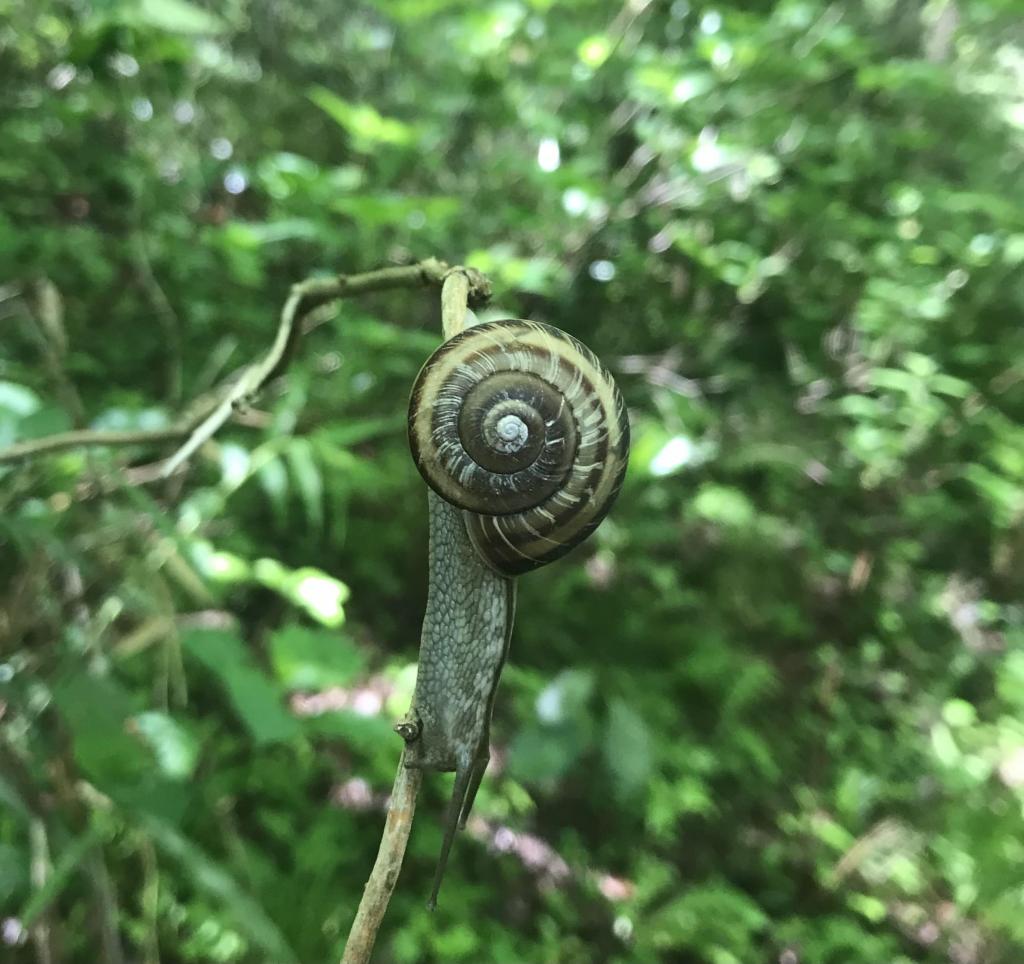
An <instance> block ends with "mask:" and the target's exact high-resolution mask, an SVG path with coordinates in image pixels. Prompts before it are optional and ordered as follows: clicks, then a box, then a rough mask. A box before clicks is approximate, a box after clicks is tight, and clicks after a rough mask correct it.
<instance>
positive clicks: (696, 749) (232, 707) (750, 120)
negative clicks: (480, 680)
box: [0, 0, 1024, 964]
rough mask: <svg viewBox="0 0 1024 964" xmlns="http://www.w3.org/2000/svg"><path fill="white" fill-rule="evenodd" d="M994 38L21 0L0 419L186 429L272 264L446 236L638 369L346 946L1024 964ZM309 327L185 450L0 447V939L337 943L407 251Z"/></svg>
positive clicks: (396, 695) (423, 329) (1008, 290)
mask: <svg viewBox="0 0 1024 964" xmlns="http://www.w3.org/2000/svg"><path fill="white" fill-rule="evenodd" d="M1022 44H1024V36H1022V28H1021V21H1020V7H1019V4H1017V3H1015V2H1013V0H1002V2H999V0H988V2H981V0H932V2H928V3H921V2H919V0H851V2H849V3H825V2H823V0H782V2H780V3H774V4H769V3H763V2H756V3H739V2H734V3H733V2H728V0H722V2H714V3H700V2H696V0H692V2H688V0H674V2H671V3H670V2H668V0H627V2H626V3H625V5H623V6H621V8H620V7H619V6H617V5H615V4H611V3H608V2H599V0H564V2H561V0H560V2H555V0H485V2H473V3H457V2H451V0H377V2H369V0H366V2H346V3H335V2H328V0H309V2H303V3H267V2H257V0H227V2H224V3H217V4H214V3H208V4H205V5H204V4H201V3H199V2H198V0H131V2H129V0H102V2H101V0H92V2H90V0H67V2H55V0H0V90H2V91H3V96H2V98H0V144H2V149H0V184H2V197H3V204H2V208H0V285H2V287H0V326H2V327H0V332H2V346H3V348H2V352H0V446H8V445H10V444H13V443H15V442H18V441H24V440H28V439H33V438H37V437H41V436H43V435H47V434H50V433H53V432H57V431H62V430H65V429H68V428H72V427H76V426H77V427H93V428H154V427H159V426H161V425H164V424H168V423H169V422H171V421H173V420H174V418H175V417H176V413H177V412H179V411H181V410H182V408H183V407H184V406H187V405H188V404H189V403H190V402H191V401H192V400H193V399H195V398H196V397H197V396H200V395H201V394H202V393H203V392H205V391H207V390H209V389H210V388H211V386H213V385H214V384H215V383H216V382H217V381H219V380H220V379H221V378H223V377H224V376H225V375H227V374H228V373H229V372H230V371H231V370H232V369H235V368H237V367H238V366H240V365H242V364H244V363H246V362H248V361H250V360H252V359H253V358H254V357H256V356H257V355H258V354H259V352H261V351H262V350H263V349H264V348H265V347H266V346H267V345H268V344H269V342H270V340H271V339H272V336H273V332H274V328H275V326H276V317H277V312H278V310H279V308H280V305H281V303H282V301H283V299H284V297H285V295H286V293H287V290H288V286H289V285H290V284H291V283H293V282H294V281H297V280H301V279H303V278H305V277H308V276H310V275H313V274H316V273H319V272H339V271H341V272H354V271H359V270H365V269H368V268H372V267H375V266H378V265H380V264H387V263H407V262H409V261H413V260H417V259H419V258H423V257H426V256H428V255H435V256H438V257H441V258H444V259H446V260H449V261H452V262H458V261H464V262H466V263H469V264H472V265H475V266H476V267H479V268H481V269H483V270H484V271H486V272H488V273H489V274H490V276H491V277H492V279H493V280H494V283H495V288H496V291H497V293H498V297H497V299H496V302H495V306H494V309H493V310H494V312H495V313H496V314H500V315H512V316H528V317H532V318H536V319H539V320H543V321H547V322H550V323H553V324H556V325H559V326H561V327H563V328H565V329H567V330H569V331H570V332H572V333H573V334H575V335H577V336H578V337H580V338H581V339H583V340H584V341H585V342H587V343H588V344H589V345H591V346H592V347H593V348H594V349H595V350H596V351H597V352H598V354H599V355H600V356H601V357H602V358H604V359H605V360H606V361H607V362H608V363H609V365H610V366H611V367H612V368H613V369H614V370H615V371H616V373H617V375H618V377H619V380H620V384H621V386H622V389H623V392H624V393H625V395H626V397H627V400H628V404H629V408H630V416H631V420H632V424H633V432H634V439H635V444H634V450H633V458H632V464H631V467H630V473H629V476H628V479H627V483H626V486H625V490H624V492H623V494H622V497H621V500H620V503H619V505H618V507H617V509H616V511H615V512H614V513H613V515H612V517H611V518H610V520H609V521H608V522H607V523H606V524H605V525H604V526H603V527H602V529H601V530H600V532H599V533H598V534H597V536H596V537H595V538H594V539H592V540H591V541H590V542H589V543H588V544H587V545H586V546H585V547H584V548H582V549H581V550H579V551H577V552H576V553H574V554H573V555H571V556H570V557H569V558H567V559H566V560H564V561H562V562H559V563H557V564H555V565H552V566H551V567H549V569H547V570H546V571H545V572H544V573H543V574H542V575H534V576H533V577H527V578H524V579H523V580H522V584H521V587H520V589H521V596H520V599H521V602H520V614H519V619H518V625H517V630H516V634H515V639H514V642H513V647H512V656H511V662H510V665H509V667H508V669H507V672H506V676H505V680H504V683H503V686H502V690H501V693H500V696H499V699H498V703H497V711H496V720H495V725H494V731H493V736H494V740H495V744H496V752H495V765H494V766H493V767H492V770H491V773H490V774H489V776H488V779H487V781H486V782H485V785H484V787H483V790H482V791H481V796H480V799H479V800H478V804H477V818H476V819H475V820H474V822H473V824H472V826H471V829H470V832H469V833H468V834H466V835H464V836H463V837H462V838H461V839H460V840H459V841H457V847H456V849H455V853H454V854H453V865H452V867H451V868H450V870H449V875H448V879H447V882H446V885H445V888H444V891H443V893H442V900H441V906H440V908H439V910H438V911H437V913H436V914H434V915H433V916H431V915H429V914H428V913H427V912H426V911H425V910H424V907H423V903H424V899H425V896H426V893H427V888H428V881H429V877H430V874H431V873H432V869H433V863H434V859H435V855H436V853H437V850H438V846H439V841H440V815H441V812H442V807H443V802H444V800H445V799H446V796H447V782H446V779H445V778H441V777H434V778H432V779H430V780H429V781H428V783H427V785H426V787H425V790H424V792H423V794H422V796H421V804H420V812H419V820H418V822H417V825H416V827H415V828H414V832H413V840H412V846H411V850H410V853H409V856H408V858H407V862H406V867H405V870H404V871H403V875H402V879H401V881H400V883H399V887H398V891H397V894H396V897H395V900H394V902H393V904H392V907H391V912H390V914H389V916H388V919H387V921H386V924H385V930H384V931H383V932H382V935H381V939H380V942H379V944H378V952H377V959H378V960H380V961H381V962H428V961H445V962H460V961H465V962H479V961H495V962H501V964H512V962H558V964H572V962H595V961H609V962H612V961H614V962H656V961H657V962H685V964H691V962H708V964H759V962H766V961H772V962H775V961H777V962H779V964H883V962H894V964H906V962H954V964H1001V962H1018V961H1020V960H1021V959H1022V955H1024V875H1022V871H1021V867H1022V861H1024V820H1022V803H1024V720H1022V718H1021V712H1022V709H1024V606H1022V604H1021V598H1022V596H1021V590H1022V576H1021V572H1022V567H1024V536H1022V534H1021V520H1022V513H1024V428H1022V416H1024V327H1022V325H1021V312H1022V308H1024V276H1022V271H1021V266H1022V264H1024V201H1022V199H1024V179H1022V176H1021V175H1022V160H1024V153H1022V149H1024V83H1022V82H1024V46H1022ZM317 321H318V324H317V325H316V326H315V329H314V330H312V331H311V332H310V333H309V334H308V336H307V337H306V339H305V341H304V342H303V347H302V351H301V355H300V357H298V358H297V359H296V360H295V362H294V363H293V365H292V366H291V368H290V370H289V372H288V374H287V376H286V377H285V378H282V379H280V380H278V381H277V382H275V383H274V384H273V385H272V387H271V390H270V391H268V392H267V393H265V394H264V395H263V396H262V398H261V399H260V400H259V402H258V404H257V407H256V409H255V410H253V411H251V412H249V413H247V414H245V415H244V417H243V421H244V424H238V423H235V424H234V425H233V426H232V427H230V428H228V429H227V430H225V431H224V432H223V433H221V434H220V435H219V436H218V437H217V439H216V440H215V441H214V442H212V443H210V444H208V445H207V446H205V447H204V448H203V449H202V451H201V453H200V454H199V456H198V457H197V458H196V459H195V460H194V462H193V464H192V465H191V467H190V469H189V471H188V472H187V473H186V474H184V475H181V476H178V477H176V478H174V479H173V480H172V481H170V482H154V481H153V480H152V478H151V476H152V473H151V472H149V471H148V470H147V469H145V468H140V467H144V466H148V465H151V464H152V463H153V462H154V461H156V460H158V459H160V458H162V457H163V456H165V455H167V454H168V453H169V451H170V446H169V445H167V444H162V445H150V446H146V447H142V448H116V449H94V450H91V451H88V452H86V451H70V452H63V453H59V454H54V455H51V456H46V457H40V458H36V459H32V460H28V461H25V462H21V463H17V464H14V463H10V464H5V465H2V466H0V661H2V663H0V714H2V715H0V917H2V924H0V928H2V929H0V941H2V943H0V949H2V950H0V956H2V958H3V960H5V961H12V962H25V961H39V962H43V964H48V962H58V961H68V962H88V964H93V962H97V961H102V962H104V964H110V962H114V964H120V962H122V961H140V962H146V964H156V962H158V961H162V962H164V964H170V962H239V964H241V962H273V964H278V962H280V964H284V962H287V961H301V962H304V964H305V962H309V964H319V962H324V961H328V960H332V959H336V958H337V956H338V955H339V953H340V948H341V946H342V944H343V942H344V936H345V934H346V932H347V928H348V924H349V922H350V920H351V915H352V914H353V912H354V909H355V905H356V902H357V900H358V896H359V894H360V890H361V887H362V884H363V881H364V880H365V877H366V874H367V872H368V870H369V868H370V866H371V864H372V860H373V855H374V852H375V849H376V843H377V839H378V835H379V829H380V826H381V820H382V817H381V808H382V806H383V802H384V798H385V796H386V794H387V791H388V789H389V787H390V784H391V780H392V777H393V774H394V768H395V764H396V761H397V759H398V754H399V749H400V746H399V740H398V738H397V737H396V736H395V735H394V734H392V733H391V730H390V725H391V722H392V721H393V719H395V718H396V717H397V716H399V715H400V714H401V713H402V712H403V711H404V710H405V709H406V707H407V705H408V700H409V696H410V692H411V687H412V683H413V680H414V676H415V666H414V660H415V658H416V644H417V639H418V630H419V620H420V618H421V614H422V608H423V602H424V592H425V551H426V514H425V511H424V509H425V505H424V503H425V498H424V489H423V486H422V483H421V482H420V480H419V477H418V476H417V474H416V472H415V470H414V468H413V466H412V463H411V461H410V458H409V455H408V452H407V447H406V441H405V436H404V398H405V395H406V392H407V391H408V387H409V385H410V383H411V380H412V378H413V376H414V375H415V373H416V371H417V369H418V367H419V365H420V364H421V363H422V361H423V359H424V358H425V357H426V355H427V354H428V353H429V352H430V351H431V350H432V348H433V346H434V345H435V344H436V343H437V339H438V324H437V299H436V293H430V294H419V293H404V292H400V293H396V294H387V295H383V294H382V295H378V296H373V297H371V298H369V299H367V300H365V301H361V302H359V303H356V302H348V303H345V304H344V305H342V306H341V307H340V309H338V310H336V311H334V312H333V313H332V314H330V315H327V316H321V317H319V318H318V319H317Z"/></svg>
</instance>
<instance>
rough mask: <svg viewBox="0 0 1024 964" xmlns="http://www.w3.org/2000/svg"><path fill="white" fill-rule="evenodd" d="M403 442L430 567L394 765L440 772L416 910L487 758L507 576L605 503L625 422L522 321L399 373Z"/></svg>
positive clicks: (552, 342)
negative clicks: (430, 862) (408, 705)
mask: <svg viewBox="0 0 1024 964" xmlns="http://www.w3.org/2000/svg"><path fill="white" fill-rule="evenodd" d="M409 443H410V448H411V449H412V454H413V459H414V461H415V463H416V466H417V468H418V469H419V471H420V474H421V475H422V476H423V478H424V480H425V481H426V482H427V484H428V486H430V489H431V490H432V491H431V492H429V493H428V499H429V507H430V575H429V581H428V593H427V610H426V615H425V617H424V621H423V634H422V639H421V642H420V663H419V670H418V673H417V679H416V691H415V693H414V695H413V705H412V710H411V711H410V715H409V717H408V718H407V719H406V720H405V721H403V722H402V723H400V724H399V725H398V727H397V728H396V729H398V732H399V733H400V734H401V735H402V737H403V738H404V739H405V741H406V765H407V766H413V767H421V768H424V769H434V770H442V771H444V770H448V771H450V770H454V771H455V785H454V788H453V792H452V797H451V801H450V803H449V806H448V813H447V816H446V822H445V836H444V842H443V844H442V850H441V856H440V859H439V861H438V866H437V872H436V875H435V878H434V887H433V892H432V896H431V898H430V902H429V906H434V904H435V903H436V899H437V892H438V888H439V887H440V884H441V879H442V877H443V874H444V868H445V865H446V862H447V858H448V853H449V850H450V848H451V844H452V840H453V838H454V834H455V830H456V828H457V827H458V826H464V825H465V821H466V818H467V816H468V814H469V811H470V809H471V808H472V805H473V799H474V797H475V796H476V790H477V788H478V787H479V785H480V780H481V778H482V776H483V773H484V770H485V769H486V767H487V763H488V760H489V749H488V744H489V731H490V720H491V711H492V708H493V704H494V697H495V693H496V691H497V686H498V681H499V678H500V676H501V670H502V668H503V666H504V664H505V659H506V656H507V654H508V644H509V638H510V636H511V631H512V621H513V617H514V611H515V577H517V576H519V575H521V574H522V573H525V572H529V571H530V570H532V569H536V568H537V567H539V566H542V565H544V564H546V563H548V562H551V561H552V560H554V559H557V558H559V557H560V556H562V555H564V554H565V553H566V552H568V551H569V550H570V549H572V548H573V547H574V546H576V545H578V544H579V543H580V542H582V541H583V540H584V539H586V538H587V536H589V535H590V534H591V533H592V532H593V531H594V530H595V529H596V528H597V526H598V525H599V524H600V522H601V520H602V519H603V518H604V517H605V515H606V514H607V512H608V510H609V509H610V508H611V506H612V503H613V502H614V500H615V498H616V496H617V495H618V492H619V488H620V486H621V484H622V478H623V476H624V474H625V471H626V464H627V460H628V454H629V423H628V421H627V418H626V410H625V405H624V403H623V401H622V396H621V395H620V394H619V391H618V389H617V387H616V386H615V383H614V381H613V380H612V378H611V376H610V375H609V374H608V372H607V371H606V370H605V369H604V367H603V366H602V365H601V363H600V362H599V361H598V359H597V357H596V356H595V355H594V353H593V352H591V351H590V349H588V348H586V347H585V346H584V345H582V344H581V343H580V342H578V341H577V340H576V339H574V338H572V337H571V336H570V335H568V334H566V333H565V332H563V331H560V330H559V329H557V328H552V327H550V326H548V325H543V324H540V323H538V322H533V321H522V320H514V319H511V320H506V321H492V322H484V323H481V324H477V325H475V326H473V327H472V328H469V329H467V330H466V331H464V332H462V333H461V334H459V335H456V336H455V337H453V338H451V339H449V340H448V341H447V342H445V343H444V344H443V345H441V347H440V348H438V349H437V351H436V352H434V354H433V355H432V356H431V357H430V358H429V359H428V360H427V362H426V364H425V365H424V366H423V368H422V369H421V371H420V373H419V375H418V376H417V378H416V382H415V383H414V385H413V390H412V394H411V398H410V404H409Z"/></svg>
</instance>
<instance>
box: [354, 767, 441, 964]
mask: <svg viewBox="0 0 1024 964" xmlns="http://www.w3.org/2000/svg"><path fill="white" fill-rule="evenodd" d="M422 776H423V772H422V771H421V770H414V769H411V768H410V767H407V766H406V765H405V754H404V753H403V754H402V758H401V759H400V760H399V761H398V773H397V774H396V775H395V785H394V787H393V788H392V790H391V802H390V803H389V804H388V815H387V818H386V820H385V822H384V833H383V835H382V836H381V838H380V848H379V849H378V850H377V860H376V862H375V863H374V865H373V870H372V871H370V877H369V879H368V880H367V881H366V886H365V887H364V888H363V897H362V899H361V900H360V901H359V909H358V910H357V911H356V916H355V920H353V921H352V928H351V929H350V930H349V932H348V941H347V942H346V944H345V953H344V954H343V955H342V958H341V964H366V962H368V961H369V960H370V955H371V954H372V953H373V945H374V942H375V941H376V940H377V931H378V930H379V929H380V925H381V922H382V921H383V920H384V914H385V913H387V909H388V904H389V903H390V901H391V894H392V893H393V892H394V889H395V884H396V883H397V882H398V874H399V871H400V870H401V869H402V859H403V858H404V857H405V847H406V844H407V843H408V842H409V832H410V831H411V830H412V818H413V815H414V814H415V812H416V794H417V793H418V792H419V789H420V781H421V779H422Z"/></svg>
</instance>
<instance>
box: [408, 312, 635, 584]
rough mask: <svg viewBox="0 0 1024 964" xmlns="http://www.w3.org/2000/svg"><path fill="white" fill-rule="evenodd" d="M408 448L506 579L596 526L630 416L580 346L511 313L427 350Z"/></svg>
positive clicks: (616, 473)
mask: <svg viewBox="0 0 1024 964" xmlns="http://www.w3.org/2000/svg"><path fill="white" fill-rule="evenodd" d="M409 444H410V446H411V448H412V454H413V459H414V461H415V462H416V466H417V468H418V469H419V471H420V474H421V475H422V476H423V478H424V480H425V481H426V483H427V484H428V485H429V486H430V487H431V488H432V489H433V490H434V491H435V492H436V493H437V494H438V495H439V496H441V498H443V499H444V500H445V501H447V502H450V503H451V504H453V505H455V506H458V507H459V508H461V509H464V510H465V520H466V527H467V530H468V531H469V536H470V539H471V540H472V542H473V545H474V547H475V548H476V550H477V552H478V553H479V554H480V555H481V556H482V557H483V558H484V559H485V560H486V561H487V562H488V563H489V564H490V565H491V566H492V567H493V568H494V569H496V570H497V571H498V572H500V573H503V574H505V575H509V576H515V575H519V574H520V573H523V572H527V571H529V570H530V569H535V568H537V567H538V566H542V565H544V564H545V563H547V562H550V561H551V560H553V559H557V558H558V557H559V556H562V555H564V554H565V553H566V552H568V551H569V550H570V549H571V548H573V546H576V545H578V544H579V543H580V542H582V541H583V540H584V539H586V538H587V536H589V535H590V533H591V532H593V531H594V529H596V528H597V526H598V524H599V523H600V522H601V520H602V519H603V518H604V517H605V515H606V514H607V512H608V510H609V509H610V508H611V507H612V503H613V502H614V501H615V498H616V496H617V495H618V493H619V488H620V486H621V485H622V477H623V475H624V474H625V471H626V464H627V461H628V457H629V422H628V421H627V418H626V408H625V405H624V403H623V401H622V396H621V395H620V394H619V390H618V388H617V387H616V385H615V382H614V381H613V380H612V377H611V375H609V373H608V372H607V371H606V370H605V368H604V367H603V366H602V365H601V363H600V362H599V361H598V360H597V357H596V356H595V355H594V353H593V352H592V351H591V350H590V349H589V348H587V347H586V346H585V345H582V344H581V343H580V342H578V341H577V340H576V339H575V338H573V337H571V336H570V335H567V334H566V333H565V332H564V331H560V330H559V329H557V328H552V327H551V326H550V325H544V324H540V323H539V322H535V321H521V320H515V319H510V320H505V321H490V322H484V323H483V324H479V325H474V326H473V327H472V328H469V329H467V330H466V331H464V332H462V333H461V334H459V335H456V336H455V337H454V338H451V339H449V340H448V341H446V342H445V343H444V344H443V345H441V347H440V348H438V349H437V351H436V352H434V354H433V355H431V357H430V358H429V359H428V360H427V362H426V364H425V365H424V366H423V368H422V369H421V371H420V373H419V375H418V376H417V378H416V381H415V383H414V385H413V389H412V396H411V398H410V401H409Z"/></svg>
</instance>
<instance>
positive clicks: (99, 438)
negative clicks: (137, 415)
mask: <svg viewBox="0 0 1024 964" xmlns="http://www.w3.org/2000/svg"><path fill="white" fill-rule="evenodd" d="M190 429H191V426H190V425H170V426H168V427H167V428H157V429H143V430H139V431H127V432H105V431H92V430H90V429H82V430H81V431H77V432H58V433H57V434H56V435H46V436H44V437H43V438H38V439H31V440H30V441H28V442H16V443H15V444H14V445H9V446H8V447H7V448H5V449H0V465H3V464H4V463H5V462H20V461H21V460H22V459H29V458H34V457H35V456H37V455H49V454H50V453H51V452H63V451H67V450H68V449H80V448H89V447H93V446H104V447H112V446H116V445H153V444H154V443H159V442H176V441H177V440H178V439H181V438H184V437H185V436H186V435H188V433H189V431H190Z"/></svg>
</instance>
